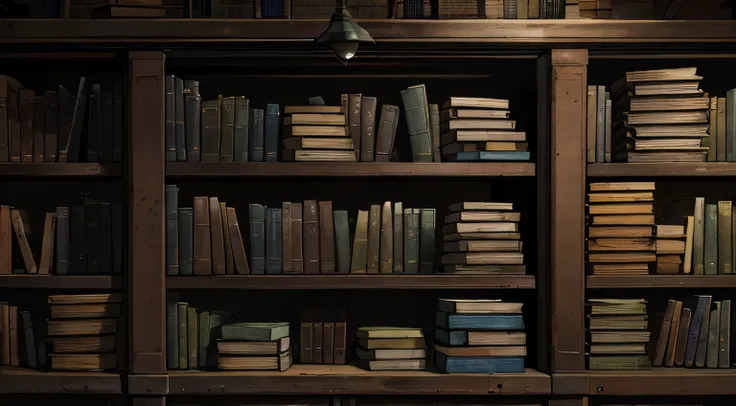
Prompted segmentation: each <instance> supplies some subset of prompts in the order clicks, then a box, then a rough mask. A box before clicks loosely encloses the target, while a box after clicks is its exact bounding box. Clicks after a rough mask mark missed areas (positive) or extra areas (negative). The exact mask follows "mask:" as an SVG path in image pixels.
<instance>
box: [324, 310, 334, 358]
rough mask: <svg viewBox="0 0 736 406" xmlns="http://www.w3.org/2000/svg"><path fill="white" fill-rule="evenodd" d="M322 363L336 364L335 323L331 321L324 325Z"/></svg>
mask: <svg viewBox="0 0 736 406" xmlns="http://www.w3.org/2000/svg"><path fill="white" fill-rule="evenodd" d="M322 363H323V364H328V365H331V364H334V363H335V323H334V322H331V321H326V322H324V323H322Z"/></svg>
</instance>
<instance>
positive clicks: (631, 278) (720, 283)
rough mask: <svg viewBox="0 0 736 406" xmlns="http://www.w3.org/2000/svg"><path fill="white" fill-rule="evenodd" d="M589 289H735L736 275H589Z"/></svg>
mask: <svg viewBox="0 0 736 406" xmlns="http://www.w3.org/2000/svg"><path fill="white" fill-rule="evenodd" d="M587 287H588V288H590V289H628V288H647V289H648V288H660V289H661V288H736V275H610V276H609V275H605V276H604V275H590V276H588V277H587Z"/></svg>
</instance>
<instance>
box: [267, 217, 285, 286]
mask: <svg viewBox="0 0 736 406" xmlns="http://www.w3.org/2000/svg"><path fill="white" fill-rule="evenodd" d="M281 217H282V211H281V209H268V210H267V212H266V273H267V274H280V273H281V258H282V247H283V245H282V240H281V238H282V235H281V227H282V225H281Z"/></svg>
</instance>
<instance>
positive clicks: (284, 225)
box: [281, 202, 294, 274]
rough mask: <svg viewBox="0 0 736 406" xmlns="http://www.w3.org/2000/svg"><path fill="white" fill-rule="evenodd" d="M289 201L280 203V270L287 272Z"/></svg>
mask: <svg viewBox="0 0 736 406" xmlns="http://www.w3.org/2000/svg"><path fill="white" fill-rule="evenodd" d="M292 251H293V250H292V248H291V202H283V203H281V272H282V273H285V274H288V273H294V272H292V271H291V265H292V260H291V255H292Z"/></svg>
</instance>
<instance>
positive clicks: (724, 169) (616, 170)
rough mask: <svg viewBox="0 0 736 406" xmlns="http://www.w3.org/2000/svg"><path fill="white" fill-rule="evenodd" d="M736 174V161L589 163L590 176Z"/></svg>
mask: <svg viewBox="0 0 736 406" xmlns="http://www.w3.org/2000/svg"><path fill="white" fill-rule="evenodd" d="M630 176H639V177H646V176H653V177H657V176H668V177H673V176H736V162H682V163H651V164H639V163H636V164H635V163H610V164H588V177H614V178H618V177H630Z"/></svg>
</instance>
